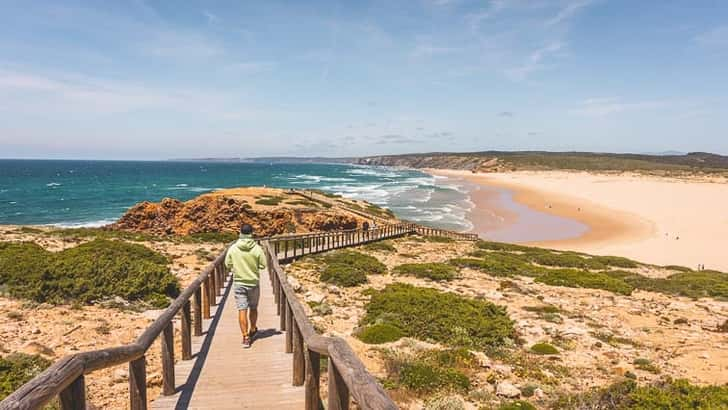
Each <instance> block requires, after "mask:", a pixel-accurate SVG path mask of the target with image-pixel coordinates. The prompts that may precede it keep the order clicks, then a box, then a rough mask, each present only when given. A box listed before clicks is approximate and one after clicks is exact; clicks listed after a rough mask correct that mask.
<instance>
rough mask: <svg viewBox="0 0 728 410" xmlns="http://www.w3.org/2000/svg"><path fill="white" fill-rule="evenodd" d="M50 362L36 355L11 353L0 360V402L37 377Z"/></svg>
mask: <svg viewBox="0 0 728 410" xmlns="http://www.w3.org/2000/svg"><path fill="white" fill-rule="evenodd" d="M50 365H51V361H50V360H47V359H44V358H43V357H41V356H38V355H28V354H24V353H13V354H11V355H8V356H5V357H3V358H0V400H3V399H4V398H5V397H7V396H9V395H10V393H12V392H14V391H15V390H17V389H18V388H19V387H20V386H22V385H23V384H25V383H27V382H28V381H30V379H32V378H33V377H35V376H37V375H38V374H39V373H41V372H42V371H43V370H45V369H46V368H47V367H48V366H50Z"/></svg>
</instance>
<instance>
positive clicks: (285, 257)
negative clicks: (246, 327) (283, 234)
mask: <svg viewBox="0 0 728 410" xmlns="http://www.w3.org/2000/svg"><path fill="white" fill-rule="evenodd" d="M283 245H284V246H283V259H288V239H286V242H285V243H284V244H283Z"/></svg>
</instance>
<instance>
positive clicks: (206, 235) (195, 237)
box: [188, 232, 238, 243]
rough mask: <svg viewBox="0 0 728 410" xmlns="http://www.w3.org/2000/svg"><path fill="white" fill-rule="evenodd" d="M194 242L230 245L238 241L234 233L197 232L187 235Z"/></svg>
mask: <svg viewBox="0 0 728 410" xmlns="http://www.w3.org/2000/svg"><path fill="white" fill-rule="evenodd" d="M188 237H189V239H191V240H192V241H194V242H217V243H230V242H232V241H234V240H236V239H238V234H237V233H236V232H197V233H191V234H189V235H188Z"/></svg>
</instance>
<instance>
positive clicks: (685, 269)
mask: <svg viewBox="0 0 728 410" xmlns="http://www.w3.org/2000/svg"><path fill="white" fill-rule="evenodd" d="M662 268H663V269H668V270H676V271H678V272H692V271H693V270H692V269H690V268H688V267H687V266H680V265H667V266H663V267H662Z"/></svg>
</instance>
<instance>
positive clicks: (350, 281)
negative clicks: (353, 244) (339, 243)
mask: <svg viewBox="0 0 728 410" xmlns="http://www.w3.org/2000/svg"><path fill="white" fill-rule="evenodd" d="M318 259H319V260H321V261H323V263H324V264H325V265H326V266H325V267H324V268H323V270H322V272H321V277H320V279H321V281H323V282H326V283H331V284H334V285H337V286H345V287H351V286H357V285H361V284H363V283H366V282H367V275H373V274H381V273H385V272H386V271H387V267H386V266H385V265H384V264H383V263H382V262H379V260H377V258H375V257H373V256H371V255H365V254H363V253H361V252H357V251H351V250H339V251H335V252H331V253H329V254H326V255H324V256H322V257H320V258H318Z"/></svg>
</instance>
